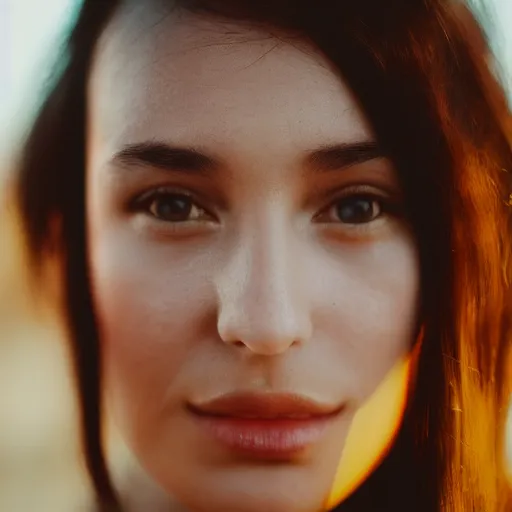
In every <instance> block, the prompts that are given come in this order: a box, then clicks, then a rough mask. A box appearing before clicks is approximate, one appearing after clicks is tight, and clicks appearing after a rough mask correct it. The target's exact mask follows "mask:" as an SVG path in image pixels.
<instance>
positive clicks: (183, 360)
mask: <svg viewBox="0 0 512 512" xmlns="http://www.w3.org/2000/svg"><path fill="white" fill-rule="evenodd" d="M96 242H97V243H93V244H92V247H93V250H92V252H91V267H92V281H93V295H94V301H95V305H96V309H97V315H98V319H99V325H100V336H101V346H102V352H103V357H104V362H105V376H106V379H107V386H106V389H107V393H108V396H109V398H110V400H111V406H112V407H113V408H114V413H115V416H116V417H117V418H118V420H121V421H123V423H130V421H129V418H130V417H133V414H135V413H136V414H139V413H142V412H143V414H144V415H145V417H147V418H151V417H155V415H158V414H159V412H161V411H162V408H163V407H165V408H166V409H169V407H173V405H174V404H172V403H169V394H168V392H169V388H170V386H172V388H173V390H174V389H175V388H179V383H180V379H181V376H182V375H186V374H187V372H188V370H187V368H188V366H187V363H188V362H189V361H191V360H193V359H194V356H193V354H194V353H195V351H196V349H197V345H198V343H199V341H198V340H201V337H203V338H204V334H203V335H202V336H201V331H202V330H203V328H204V326H203V325H201V322H200V321H198V319H205V318H207V317H208V311H207V310H208V304H211V299H209V298H208V295H209V294H210V293H211V290H210V289H209V287H208V285H207V280H205V279H204V277H202V275H201V273H200V272H197V271H194V268H195V265H194V264H193V263H194V262H193V261H190V260H188V261H183V260H182V259H181V258H179V257H178V258H174V259H173V257H172V255H170V254H169V253H168V252H167V253H166V255H165V257H161V256H160V255H157V256H153V257H152V256H151V255H152V254H154V251H153V252H152V251H151V250H150V249H149V248H147V247H145V246H143V245H141V244H139V245H137V244H132V245H131V247H130V250H126V248H125V247H124V244H123V243H121V242H119V239H118V240H117V241H116V238H115V237H108V238H105V239H103V240H102V241H101V242H100V241H99V240H97V241H96ZM178 395H179V393H178ZM171 398H172V397H171ZM134 409H136V411H135V410H134ZM124 419H126V420H127V421H126V422H125V421H124ZM130 428H131V427H130Z"/></svg>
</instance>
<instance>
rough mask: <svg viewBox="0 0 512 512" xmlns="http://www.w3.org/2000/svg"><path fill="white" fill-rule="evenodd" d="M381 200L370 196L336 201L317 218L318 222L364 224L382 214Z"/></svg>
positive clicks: (351, 197)
mask: <svg viewBox="0 0 512 512" xmlns="http://www.w3.org/2000/svg"><path fill="white" fill-rule="evenodd" d="M382 203H383V200H381V199H380V198H377V197H375V196H370V195H352V196H348V197H344V198H342V199H339V200H337V201H336V202H335V203H333V204H331V205H330V206H329V208H327V209H326V210H324V211H323V212H321V214H320V215H319V216H318V217H317V220H319V221H320V222H338V223H342V224H366V223H369V222H372V221H374V220H376V219H377V218H378V217H380V216H381V215H382V213H383V210H384V208H383V204H382Z"/></svg>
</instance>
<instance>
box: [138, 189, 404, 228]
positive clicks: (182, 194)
mask: <svg viewBox="0 0 512 512" xmlns="http://www.w3.org/2000/svg"><path fill="white" fill-rule="evenodd" d="M165 197H174V198H175V199H180V198H182V199H186V200H187V201H189V204H188V206H190V209H191V211H193V210H194V209H195V211H196V213H197V214H199V216H200V217H204V218H199V219H185V220H175V221H173V220H166V219H162V218H159V217H158V215H157V214H155V213H154V212H152V211H151V206H152V205H153V204H154V203H155V201H157V200H158V199H162V198H165ZM343 201H366V202H368V203H372V206H375V204H377V209H378V214H377V215H376V216H375V218H372V219H370V220H368V221H362V222H352V223H350V222H343V221H341V220H332V221H328V220H327V221H324V220H321V219H322V216H324V215H326V214H328V212H330V211H331V210H332V209H333V208H337V207H339V205H340V204H341V203H342V202H343ZM131 209H132V210H133V211H136V212H140V213H145V214H146V215H149V216H151V217H152V218H153V219H154V220H156V221H157V222H161V223H165V224H166V225H167V226H170V227H171V228H172V229H186V227H187V226H189V227H190V225H191V224H192V223H194V224H197V223H204V222H213V223H215V222H218V220H217V218H216V216H215V215H213V214H212V213H211V212H210V211H209V210H208V209H207V208H205V207H203V206H202V204H201V201H200V200H198V199H197V198H196V196H195V195H194V194H191V193H190V192H189V191H188V190H182V189H174V188H168V187H159V188H157V189H154V190H151V191H148V192H146V193H144V194H142V195H141V196H139V197H138V198H136V199H135V201H133V203H132V207H131ZM373 210H374V208H373ZM399 214H400V212H399V209H398V206H397V204H396V202H394V201H393V200H392V199H391V198H390V197H389V196H388V195H387V194H386V195H385V194H384V193H382V192H377V191H376V189H375V188H374V187H370V186H366V185H358V186H353V187H347V188H344V189H343V191H342V192H341V194H338V195H337V196H336V197H335V198H334V199H332V200H331V201H330V203H329V204H328V206H326V207H324V208H322V209H321V210H320V211H319V212H318V213H316V214H315V215H314V216H313V219H314V220H315V221H317V222H318V223H320V224H325V225H327V224H329V225H331V227H333V226H335V229H336V228H337V229H345V230H347V229H349V230H351V231H352V230H354V231H364V230H367V229H371V228H370V225H371V224H373V223H375V222H376V221H378V220H379V219H380V218H381V217H383V216H389V215H392V216H398V215H399Z"/></svg>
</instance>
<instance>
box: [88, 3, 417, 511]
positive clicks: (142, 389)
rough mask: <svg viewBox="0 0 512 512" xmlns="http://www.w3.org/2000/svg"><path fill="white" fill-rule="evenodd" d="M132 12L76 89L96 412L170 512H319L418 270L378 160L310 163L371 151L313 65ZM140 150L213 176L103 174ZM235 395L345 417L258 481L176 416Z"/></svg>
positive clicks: (398, 339)
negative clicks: (83, 100) (106, 415)
mask: <svg viewBox="0 0 512 512" xmlns="http://www.w3.org/2000/svg"><path fill="white" fill-rule="evenodd" d="M138 4H139V5H138V6H137V5H135V6H133V7H132V6H128V7H123V8H121V10H120V11H119V12H117V13H116V15H115V16H114V19H113V20H112V21H111V22H110V24H109V26H108V27H107V29H106V30H105V32H104V34H103V36H102V38H101V40H100V42H99V44H98V47H97V51H96V54H95V58H94V61H93V66H92V70H91V75H90V83H89V90H88V96H89V98H88V101H89V112H88V114H89V119H88V150H87V151H88V162H87V180H86V181H87V219H88V240H89V261H90V267H91V278H92V289H93V297H94V301H95V306H96V310H97V315H98V319H99V323H100V332H101V341H102V350H103V356H104V358H105V372H106V378H107V386H106V387H107V393H108V400H109V406H110V407H111V408H112V411H113V414H114V416H115V418H116V421H117V423H118V425H119V427H120V428H121V431H122V432H123V435H124V436H125V438H126V440H127V442H128V444H129V445H130V447H131V449H132V450H133V451H134V453H135V455H136V456H137V458H138V459H139V460H140V461H141V463H142V465H143V466H144V467H145V468H146V470H147V471H148V473H149V474H150V475H151V476H152V477H153V478H154V479H155V480H156V481H157V482H158V483H159V484H160V485H161V486H162V487H163V488H164V489H165V490H166V491H167V492H168V493H169V494H170V495H172V496H174V497H175V499H176V500H177V502H179V503H181V504H182V505H183V507H184V509H186V510H193V511H210V512H211V511H223V512H229V511H237V512H251V511H261V510H265V511H268V512H273V511H283V510H286V511H289V512H302V511H303V512H311V511H315V510H319V509H321V508H322V504H323V502H324V500H325V498H326V495H327V494H328V492H329V488H330V485H331V482H332V478H333V476H334V473H335V469H336V466H337V463H338V460H339V456H340V453H341V451H342V449H343V445H344V441H345V438H346V435H347V433H348V430H349V427H350V424H351V421H352V419H353V417H354V414H355V413H356V411H357V410H358V409H359V408H360V406H361V405H362V404H363V403H364V402H365V400H366V399H367V398H368V397H369V396H370V395H371V394H372V393H373V391H374V390H375V389H376V388H377V386H378V384H379V383H380V382H381V381H382V379H383V378H384V377H385V375H386V374H387V373H388V371H389V370H390V369H391V368H392V367H393V365H394V364H395V363H396V361H397V360H398V359H399V358H400V357H401V356H402V355H403V354H404V353H406V352H407V351H408V349H409V347H410V344H411V342H412V336H413V332H414V327H415V322H416V309H417V308H416V305H417V298H418V291H419V282H418V280H419V277H418V276H419V272H418V258H417V254H416V248H415V243H414V237H413V236H412V234H411V233H410V230H409V229H408V227H407V223H406V222H405V221H404V220H403V219H402V218H401V216H400V213H399V209H400V205H401V198H400V195H401V190H400V184H399V183H398V180H397V176H396V174H395V171H394V169H393V166H392V164H391V163H390V162H389V161H388V160H386V159H385V158H382V157H380V158H379V157H376V158H372V159H370V160H368V161H365V162H361V163H358V164H355V165H351V166H348V167H346V166H343V165H341V164H340V162H338V161H336V162H334V164H333V162H331V165H330V166H327V167H326V166H325V165H323V164H322V163H321V162H318V161H317V162H316V163H315V164H314V163H312V162H311V161H310V159H309V160H308V155H310V154H311V152H314V151H316V150H318V149H319V148H322V147H326V146H329V145H334V144H350V143H359V142H368V141H373V134H372V132H371V130H370V129H369V127H368V125H367V123H366V121H365V119H364V116H363V114H362V113H361V111H360V110H359V108H358V107H357V105H356V104H355V102H354V100H353V98H352V96H351V93H350V91H349V90H348V89H347V88H346V86H345V85H344V84H343V83H342V82H341V81H340V80H339V78H338V77H337V76H335V75H334V74H333V72H332V71H331V70H330V68H329V65H328V63H327V62H326V61H325V60H324V58H323V57H322V56H320V55H319V54H317V52H316V51H315V50H314V49H312V48H309V47H308V46H307V45H305V44H303V43H301V42H300V41H297V40H294V39H292V38H291V37H287V36H285V35H283V34H279V35H276V34H271V33H269V32H268V31H265V30H263V29H258V28H255V27H252V28H251V27H247V26H242V25H236V24H233V23H232V22H226V21H219V20H214V19H199V18H197V17H194V16H192V15H190V14H183V13H177V12H175V13H173V14H172V15H169V16H162V13H161V12H160V11H159V10H158V9H157V8H156V7H151V2H145V3H144V4H143V5H141V4H142V3H140V2H139V3H138ZM147 141H152V142H155V141H158V142H159V143H163V144H169V145H172V146H179V147H187V148H194V149H195V150H197V151H200V152H201V153H204V154H206V155H208V156H209V157H211V158H214V159H215V160H216V163H215V165H214V166H213V167H212V168H209V169H206V170H204V171H199V170H197V169H195V170H194V169H192V170H191V169H189V168H188V164H187V163H186V162H185V163H184V164H183V165H181V166H180V167H178V168H174V169H164V168H163V167H164V166H163V165H162V162H153V163H152V164H148V163H145V162H143V161H140V160H139V159H137V158H135V157H134V156H133V153H132V157H131V158H129V157H126V155H125V158H124V159H123V158H120V157H119V152H120V151H121V150H122V149H123V148H124V147H126V146H127V145H131V144H140V143H145V142H147ZM324 164H325V162H324ZM362 187H363V188H362ZM162 189H163V193H162ZM155 190H159V191H160V195H156V196H155V195H154V193H153V192H154V191H155ZM176 191H178V192H179V193H180V194H186V195H187V194H188V195H189V196H191V197H192V199H191V200H189V199H187V198H185V199H182V203H181V204H182V205H185V206H184V211H185V214H184V216H183V218H180V220H181V221H180V222H172V221H169V220H165V219H166V218H165V217H164V218H162V216H161V212H162V211H164V212H165V207H166V206H169V204H170V205H171V207H172V206H173V205H174V206H175V205H176V198H174V197H173V196H172V195H169V194H171V193H176ZM362 192H363V193H364V194H365V197H363V198H361V197H360V196H361V193H362ZM148 194H149V196H148ZM151 194H153V195H151ZM165 194H167V195H165ZM144 195H146V196H145V200H144V201H142V203H143V204H139V203H141V201H139V198H140V197H141V196H144ZM358 198H359V199H358ZM178 199H179V198H178ZM358 200H359V203H358V202H357V201H358ZM187 201H189V203H187ZM388 203H389V204H390V205H392V208H390V209H391V210H392V211H391V212H388V208H387V206H386V205H387V204H388ZM179 204H180V203H178V206H179ZM187 204H188V206H187ZM354 204H355V205H356V206H357V204H359V205H360V207H361V208H363V213H364V212H365V211H366V214H365V215H366V216H365V215H363V217H362V218H363V222H360V220H361V215H359V217H358V216H357V215H355V217H354V214H353V212H354ZM190 205H192V207H190ZM187 208H188V209H189V210H190V215H188V216H187ZM395 210H396V211H395ZM340 211H341V214H340ZM355 211H356V213H357V210H355ZM368 212H369V214H368ZM159 215H160V218H159V217H158V216H159ZM354 218H356V219H359V222H358V223H354V222H352V221H353V219H354ZM167 219H168V218H167ZM347 219H348V220H347ZM171 220H172V219H171ZM238 391H253V392H259V393H263V392H293V393H299V394H303V395H306V396H308V397H310V398H312V399H315V400H318V401H320V402H322V403H325V404H331V405H336V404H344V405H345V409H344V413H343V414H342V415H341V416H340V417H339V418H337V419H336V420H335V422H333V424H332V425H331V426H330V427H329V429H328V431H327V432H326V435H325V436H324V438H323V439H322V440H321V441H320V442H319V443H318V444H316V445H314V446H313V447H312V448H311V449H308V450H307V451H306V452H305V453H304V454H302V455H301V456H300V457H297V458H295V459H293V460H291V461H290V462H289V463H281V464H275V463H267V462H261V461H260V462H256V461H255V460H251V459H241V458H240V457H236V456H234V455H233V454H232V453H230V452H229V451H228V450H226V449H225V448H223V447H222V446H220V445H218V444H217V443H216V442H215V441H213V440H211V439H210V438H209V437H208V436H206V435H205V434H204V433H203V431H202V430H201V429H199V428H198V427H197V425H196V423H195V422H194V420H193V418H191V415H190V414H189V413H188V412H187V410H186V407H185V404H187V403H189V402H191V401H192V402H194V401H206V400H209V399H213V398H215V397H217V396H220V395H222V394H224V393H230V392H238ZM198 490H200V491H199V492H198Z"/></svg>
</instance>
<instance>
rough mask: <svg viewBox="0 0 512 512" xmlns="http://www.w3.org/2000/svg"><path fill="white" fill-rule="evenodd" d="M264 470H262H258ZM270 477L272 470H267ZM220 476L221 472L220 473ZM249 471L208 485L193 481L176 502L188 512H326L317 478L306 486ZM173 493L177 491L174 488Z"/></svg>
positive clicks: (177, 494) (323, 495)
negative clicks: (193, 484)
mask: <svg viewBox="0 0 512 512" xmlns="http://www.w3.org/2000/svg"><path fill="white" fill-rule="evenodd" d="M260 469H263V468H260ZM266 470H267V471H268V472H269V473H272V469H271V468H266ZM219 473H222V470H219ZM254 473H259V471H256V472H254V471H251V470H250V469H248V468H243V469H240V473H239V474H238V475H232V478H229V477H226V478H222V477H221V476H220V475H216V476H217V478H215V477H213V478H212V479H211V480H210V479H209V480H210V481H208V482H204V483H203V482H200V481H199V480H196V485H195V486H193V487H191V486H190V485H187V489H184V488H183V487H182V489H181V491H182V494H181V495H179V493H175V494H174V495H175V497H176V498H177V501H179V502H180V503H182V505H183V506H184V510H187V512H320V511H322V510H325V503H326V497H327V495H328V493H329V488H322V489H319V488H318V478H315V476H314V475H311V478H309V479H307V480H308V481H307V482H306V483H304V482H303V483H300V485H298V482H297V481H295V479H293V478H292V479H290V480H289V481H286V478H285V477H283V476H282V475H281V476H277V477H272V478H261V475H258V476H259V477H258V476H255V477H254V478H253V475H254ZM175 490H178V489H177V488H175Z"/></svg>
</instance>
